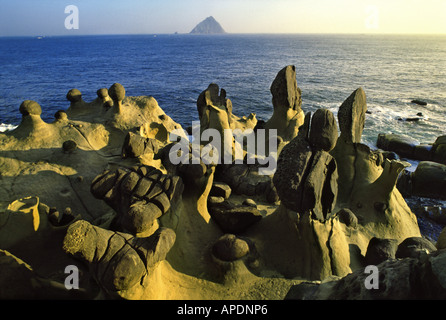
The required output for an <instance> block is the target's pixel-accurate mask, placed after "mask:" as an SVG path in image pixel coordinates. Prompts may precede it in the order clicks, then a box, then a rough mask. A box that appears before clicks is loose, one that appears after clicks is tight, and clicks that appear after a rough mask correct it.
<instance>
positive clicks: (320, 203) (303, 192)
mask: <svg viewBox="0 0 446 320" xmlns="http://www.w3.org/2000/svg"><path fill="white" fill-rule="evenodd" d="M305 121H306V123H308V122H309V121H310V120H309V117H306V119H305ZM303 127H304V128H308V124H307V125H305V124H304V125H303ZM306 137H308V132H307V131H306V130H305V129H301V131H300V132H299V135H298V136H297V137H296V138H294V139H293V140H292V141H291V142H290V143H288V144H287V145H286V146H285V147H284V148H283V149H282V152H281V153H280V155H279V158H278V161H277V169H276V172H275V174H274V178H273V183H274V186H275V188H276V190H277V194H278V196H279V198H280V201H281V203H282V204H283V205H284V206H285V207H287V208H288V209H290V210H293V211H296V212H299V213H304V212H307V211H308V212H312V214H313V215H314V217H315V218H316V219H319V220H320V221H324V220H325V219H326V218H327V217H328V216H329V214H330V213H331V211H332V210H333V208H334V205H335V204H336V196H337V178H338V174H337V166H336V161H335V160H334V159H333V157H332V156H331V155H330V154H329V153H327V152H325V151H323V150H320V149H319V150H318V148H315V149H314V150H313V149H312V147H311V145H310V144H309V141H308V140H307V139H306Z"/></svg>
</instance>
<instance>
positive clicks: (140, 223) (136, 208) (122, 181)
mask: <svg viewBox="0 0 446 320" xmlns="http://www.w3.org/2000/svg"><path fill="white" fill-rule="evenodd" d="M166 180H169V183H165V182H164V181H166ZM91 192H92V194H93V195H94V196H95V197H97V198H98V199H103V200H104V201H105V202H106V203H107V204H108V205H109V206H111V207H112V208H113V209H114V210H115V211H116V212H117V213H118V223H119V225H121V226H122V227H123V228H124V230H127V231H128V232H131V233H132V234H144V233H146V232H148V231H149V230H150V229H151V227H152V225H153V224H154V222H155V221H156V219H158V218H160V217H161V216H162V215H164V214H166V213H168V212H169V209H170V208H171V206H172V204H171V203H174V204H176V203H177V202H178V201H179V200H180V199H181V194H182V192H183V183H182V180H181V179H178V177H176V178H175V177H170V176H167V175H164V174H162V172H161V171H159V170H158V169H156V168H154V167H149V166H143V165H140V166H137V167H135V168H132V169H124V168H120V169H117V170H115V171H113V172H110V171H105V172H103V173H102V174H100V175H99V176H97V177H96V178H95V179H94V180H93V182H92V184H91Z"/></svg>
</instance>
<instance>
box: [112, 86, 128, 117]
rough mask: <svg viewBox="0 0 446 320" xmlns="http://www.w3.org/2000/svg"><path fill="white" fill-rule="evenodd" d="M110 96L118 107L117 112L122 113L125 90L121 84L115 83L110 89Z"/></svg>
mask: <svg viewBox="0 0 446 320" xmlns="http://www.w3.org/2000/svg"><path fill="white" fill-rule="evenodd" d="M108 94H109V95H110V98H111V99H112V100H113V103H114V105H116V109H115V112H117V113H121V112H122V100H124V98H125V89H124V87H123V86H122V84H120V83H114V84H113V85H112V86H111V87H110V89H108Z"/></svg>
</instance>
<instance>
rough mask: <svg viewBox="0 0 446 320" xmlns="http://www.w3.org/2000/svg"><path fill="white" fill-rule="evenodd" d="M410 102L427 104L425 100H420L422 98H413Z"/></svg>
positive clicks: (421, 104)
mask: <svg viewBox="0 0 446 320" xmlns="http://www.w3.org/2000/svg"><path fill="white" fill-rule="evenodd" d="M411 102H412V103H414V104H418V105H419V106H427V102H426V101H422V100H419V99H414V100H412V101H411Z"/></svg>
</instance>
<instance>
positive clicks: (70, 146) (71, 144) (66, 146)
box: [62, 140, 77, 153]
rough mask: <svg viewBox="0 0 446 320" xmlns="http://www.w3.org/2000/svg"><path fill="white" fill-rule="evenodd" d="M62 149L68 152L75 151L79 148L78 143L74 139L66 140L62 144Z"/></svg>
mask: <svg viewBox="0 0 446 320" xmlns="http://www.w3.org/2000/svg"><path fill="white" fill-rule="evenodd" d="M62 149H63V151H64V152H66V153H71V152H74V151H75V150H76V149H77V143H76V142H75V141H73V140H68V141H65V142H64V143H63V144H62Z"/></svg>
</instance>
